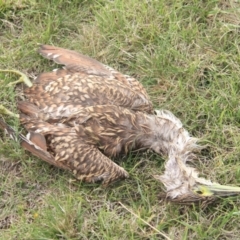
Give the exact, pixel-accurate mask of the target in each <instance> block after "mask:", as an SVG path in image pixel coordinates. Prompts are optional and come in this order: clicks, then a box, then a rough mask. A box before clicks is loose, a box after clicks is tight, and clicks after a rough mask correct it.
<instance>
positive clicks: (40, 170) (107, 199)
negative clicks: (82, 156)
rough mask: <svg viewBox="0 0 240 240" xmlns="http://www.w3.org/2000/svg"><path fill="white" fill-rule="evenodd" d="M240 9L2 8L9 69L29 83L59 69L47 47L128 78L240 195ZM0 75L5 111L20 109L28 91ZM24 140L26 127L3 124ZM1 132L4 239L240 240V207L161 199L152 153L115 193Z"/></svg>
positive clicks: (30, 3) (201, 5)
mask: <svg viewBox="0 0 240 240" xmlns="http://www.w3.org/2000/svg"><path fill="white" fill-rule="evenodd" d="M239 27H240V2H239V1H224V0H221V1H216V0H212V1H196V0H191V1H183V0H178V1H171V0H170V1H161V0H160V1H155V0H152V1H140V0H132V1H128V0H116V1H93V0H89V1H84V0H82V1H79V0H73V1H63V0H52V1H47V0H43V1H34V0H25V1H24V0H18V1H10V0H6V1H4V0H0V43H1V44H0V69H9V68H10V69H14V68H15V69H18V70H20V71H22V72H25V73H27V74H28V76H30V77H34V76H36V75H37V74H39V73H41V72H43V71H47V70H51V69H53V68H54V67H55V66H56V65H55V64H53V63H52V62H49V61H47V60H44V59H43V58H42V57H41V56H39V55H38V54H37V52H36V49H37V44H38V43H45V44H53V45H56V46H60V47H65V48H69V49H73V50H76V51H79V52H82V53H84V54H87V55H89V56H92V57H94V58H96V59H98V60H99V61H101V62H103V63H105V64H108V65H110V66H112V67H114V68H116V69H118V70H120V71H121V72H124V73H126V74H130V75H132V76H134V77H136V78H137V79H139V81H141V82H142V83H143V84H144V86H145V87H146V89H147V91H148V93H149V95H150V96H151V99H152V100H153V102H154V106H155V107H156V108H165V109H168V110H170V111H172V112H173V113H174V114H175V115H177V116H178V117H179V118H180V119H181V120H182V121H183V123H184V125H185V127H186V128H187V129H188V130H189V131H190V133H191V134H192V135H194V136H196V137H199V138H201V139H202V140H201V142H202V144H205V145H206V148H205V149H204V150H203V151H202V152H201V153H200V154H199V155H198V158H199V161H196V163H195V166H196V167H197V169H198V170H199V171H200V173H201V175H203V176H206V177H207V178H210V179H211V180H213V181H217V182H219V183H221V184H232V185H238V186H239V185H240V161H239V158H240V146H239V143H240V125H239V122H240V107H239V106H240V105H239V93H240V83H239V76H240V48H239V46H240V38H239ZM14 80H16V76H14V75H13V74H3V73H0V87H1V91H0V104H4V105H5V106H6V107H8V108H9V109H11V110H12V111H16V105H15V103H16V96H17V95H18V96H19V95H20V94H21V90H19V89H17V90H15V89H14V88H13V87H6V85H7V83H8V82H11V81H14ZM5 120H6V121H8V123H9V124H11V125H12V126H14V127H15V128H16V129H17V130H18V131H22V128H21V126H19V123H18V121H17V120H16V119H11V118H9V117H5ZM3 135H4V134H3V133H2V132H1V133H0V137H1V138H0V154H1V155H0V239H67V240H68V239H69V240H70V239H71V240H75V239H76V240H77V239H109V240H110V239H151V240H153V239H164V238H163V237H162V236H161V235H160V234H159V233H158V232H157V231H155V230H153V229H152V228H151V227H149V226H148V225H146V224H145V223H144V222H142V221H141V220H140V219H139V218H136V217H135V216H134V215H133V214H131V213H130V212H129V211H127V210H126V209H125V208H124V207H123V206H122V205H121V204H120V203H119V202H121V203H122V204H124V206H126V207H127V208H128V209H129V210H130V211H133V212H134V213H135V214H137V215H138V216H139V217H141V218H142V219H144V220H145V221H146V222H148V223H149V224H150V225H152V226H153V227H155V228H156V229H157V230H158V231H160V232H162V233H164V234H166V235H168V236H169V237H170V238H171V239H180V240H181V239H203V240H206V239H232V240H234V239H239V232H240V218H239V210H238V209H239V208H240V198H237V197H235V198H231V199H223V200H221V201H219V202H217V203H214V204H212V205H210V206H208V207H206V208H204V209H203V208H202V207H201V206H198V205H195V206H179V205H173V204H169V203H165V202H164V201H163V200H161V199H160V198H159V196H160V195H161V193H162V192H163V187H162V185H161V184H160V183H159V182H156V181H155V180H154V179H153V174H156V173H159V172H161V171H163V163H164V161H163V160H162V158H160V157H159V156H156V155H155V154H153V153H144V154H142V153H141V154H140V153H139V154H138V155H137V156H134V157H133V156H129V157H127V158H126V159H125V161H124V162H122V163H121V164H122V165H123V167H125V168H126V170H127V171H128V172H130V178H129V179H127V180H126V181H122V182H119V183H117V184H115V185H114V186H111V187H108V188H106V189H103V188H101V187H100V186H98V185H94V184H84V183H80V182H77V181H74V179H73V178H72V176H71V175H70V174H68V173H67V172H65V171H62V170H59V169H55V168H53V167H51V166H49V165H48V164H46V163H44V162H42V161H41V160H39V159H37V158H35V157H33V156H31V155H30V154H28V153H26V152H24V151H23V150H21V149H20V146H19V145H18V143H14V142H12V141H11V140H9V139H7V138H6V137H4V136H3Z"/></svg>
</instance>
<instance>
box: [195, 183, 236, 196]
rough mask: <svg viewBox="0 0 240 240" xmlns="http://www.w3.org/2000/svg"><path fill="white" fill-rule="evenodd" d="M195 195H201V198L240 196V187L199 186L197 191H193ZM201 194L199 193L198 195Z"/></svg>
mask: <svg viewBox="0 0 240 240" xmlns="http://www.w3.org/2000/svg"><path fill="white" fill-rule="evenodd" d="M195 192H196V193H198V194H201V196H204V197H209V196H215V197H227V196H235V195H238V194H239V195H240V187H232V186H226V185H220V184H213V185H200V186H198V189H196V190H195ZM200 192H201V193H200Z"/></svg>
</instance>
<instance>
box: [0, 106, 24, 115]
mask: <svg viewBox="0 0 240 240" xmlns="http://www.w3.org/2000/svg"><path fill="white" fill-rule="evenodd" d="M0 114H4V115H9V116H12V117H16V118H19V114H16V113H13V112H11V111H9V110H8V109H7V108H5V107H4V106H3V105H0Z"/></svg>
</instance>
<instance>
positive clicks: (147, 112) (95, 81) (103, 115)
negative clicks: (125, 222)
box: [0, 45, 240, 203]
mask: <svg viewBox="0 0 240 240" xmlns="http://www.w3.org/2000/svg"><path fill="white" fill-rule="evenodd" d="M39 52H40V53H41V54H42V55H43V56H44V57H46V58H48V59H52V60H54V61H55V62H56V63H59V64H63V65H65V68H64V69H59V70H55V71H53V72H51V73H43V74H40V75H39V76H38V77H37V78H36V79H35V81H34V83H33V86H32V87H29V88H26V89H25V90H24V96H25V100H24V101H19V102H18V109H19V110H20V121H21V123H22V124H23V125H24V127H25V128H26V129H27V131H28V132H29V133H28V135H27V137H28V138H25V137H24V136H22V135H20V139H21V142H22V146H23V147H24V148H26V149H27V150H28V151H30V152H32V153H33V154H34V155H36V156H38V157H40V158H41V159H43V160H44V161H46V162H48V163H50V164H52V165H54V166H57V167H60V168H63V169H67V170H70V171H72V173H73V174H74V175H75V176H76V178H77V179H80V180H84V181H87V182H97V181H102V182H103V183H104V184H109V183H110V182H113V181H115V180H118V179H123V178H126V177H128V173H127V172H126V171H125V170H124V169H123V168H122V167H120V166H118V165H117V164H116V163H114V162H113V161H111V160H110V159H111V158H112V157H116V156H119V155H120V154H127V153H128V152H129V151H131V150H135V149H136V150H144V149H152V150H153V151H155V152H156V153H158V154H163V155H167V156H168V161H167V163H166V165H165V172H164V174H163V175H161V176H156V179H158V180H160V181H161V182H162V183H163V184H164V185H165V187H166V191H167V197H168V198H169V199H170V200H172V201H176V202H185V203H187V202H193V201H198V200H206V199H212V198H213V197H214V195H220V196H227V195H231V194H236V193H238V192H239V190H240V189H239V188H229V187H225V186H221V185H219V184H215V183H212V182H211V181H208V180H205V179H203V178H199V177H198V173H197V171H196V170H195V169H193V168H191V167H189V166H188V165H187V163H188V162H189V161H191V160H193V152H194V151H196V150H198V149H199V147H198V146H197V144H196V142H197V139H196V138H193V137H191V136H190V135H189V133H188V132H187V131H186V130H185V129H184V128H183V126H182V123H181V121H180V120H179V119H178V118H176V117H175V116H174V115H173V114H172V113H171V112H169V111H166V110H158V111H154V110H153V107H152V103H151V101H150V100H149V97H148V95H147V93H146V91H145V89H144V88H143V86H142V85H141V84H140V83H139V82H138V81H137V80H136V79H134V78H132V77H130V76H127V75H123V74H121V73H119V72H118V71H116V70H114V69H112V68H110V67H108V66H105V65H103V64H101V63H99V62H98V61H96V60H94V59H91V58H89V57H86V56H84V55H81V54H79V53H76V52H74V51H70V50H66V49H62V48H57V47H53V46H48V45H43V46H41V47H40V50H39ZM0 126H1V127H2V128H5V130H6V131H7V132H9V134H10V135H14V133H13V130H12V129H11V128H9V127H8V126H7V125H6V124H5V123H4V122H2V121H0ZM205 189H207V190H208V191H205ZM209 189H210V190H209ZM219 189H220V190H219ZM229 189H230V190H229Z"/></svg>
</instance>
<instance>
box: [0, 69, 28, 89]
mask: <svg viewBox="0 0 240 240" xmlns="http://www.w3.org/2000/svg"><path fill="white" fill-rule="evenodd" d="M0 72H6V73H15V74H17V75H20V78H19V79H18V80H17V81H15V82H11V83H9V84H8V85H7V86H8V87H9V86H12V85H15V84H17V83H20V82H24V83H25V84H26V85H27V86H28V87H31V86H32V82H31V81H30V80H29V78H28V77H27V75H26V74H24V73H22V72H20V71H18V70H9V69H0Z"/></svg>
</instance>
